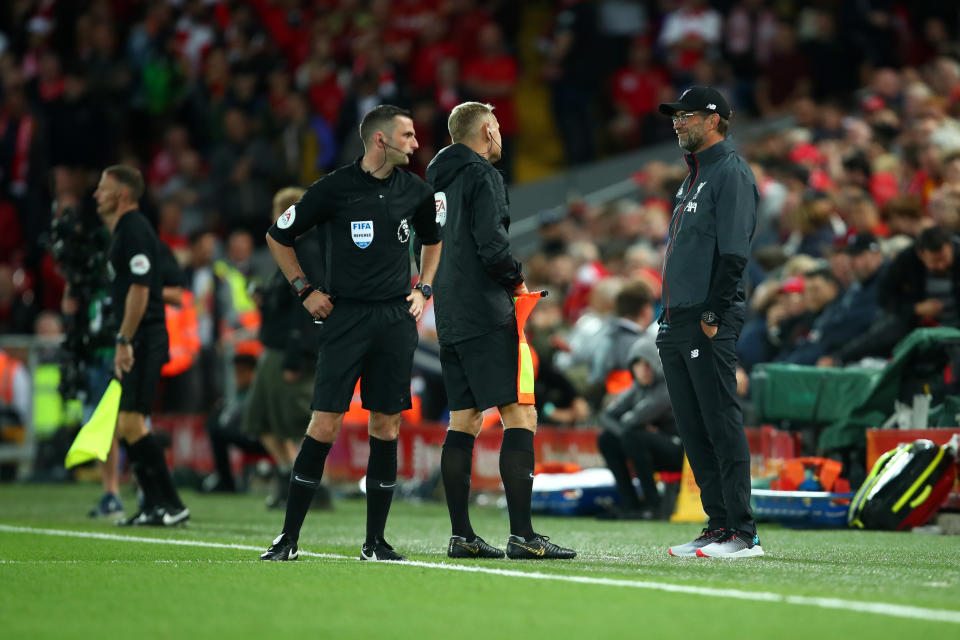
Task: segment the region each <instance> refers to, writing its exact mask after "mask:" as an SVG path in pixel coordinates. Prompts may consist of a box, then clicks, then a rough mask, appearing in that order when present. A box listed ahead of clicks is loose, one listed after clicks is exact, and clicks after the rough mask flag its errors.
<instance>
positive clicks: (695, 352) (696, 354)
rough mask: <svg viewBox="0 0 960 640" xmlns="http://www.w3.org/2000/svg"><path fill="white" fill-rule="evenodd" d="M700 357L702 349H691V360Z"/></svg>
mask: <svg viewBox="0 0 960 640" xmlns="http://www.w3.org/2000/svg"><path fill="white" fill-rule="evenodd" d="M699 357H700V349H691V350H690V359H691V360H692V359H694V358H699Z"/></svg>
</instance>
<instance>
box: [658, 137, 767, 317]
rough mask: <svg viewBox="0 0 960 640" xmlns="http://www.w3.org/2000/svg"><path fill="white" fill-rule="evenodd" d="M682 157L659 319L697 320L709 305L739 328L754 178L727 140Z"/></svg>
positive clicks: (753, 219)
mask: <svg viewBox="0 0 960 640" xmlns="http://www.w3.org/2000/svg"><path fill="white" fill-rule="evenodd" d="M684 157H685V159H686V161H687V166H688V167H689V168H690V173H689V174H688V175H687V177H686V179H685V180H684V181H683V184H682V185H681V187H680V190H679V191H677V204H676V206H675V207H674V209H673V217H672V219H671V221H670V229H669V232H670V237H669V239H668V242H667V251H666V254H665V256H664V260H663V292H662V293H663V308H664V311H663V314H662V316H661V321H662V322H666V323H667V324H683V323H687V322H693V321H699V318H700V315H701V314H702V313H703V312H704V311H713V312H714V313H715V314H717V316H718V317H719V318H720V324H721V325H724V324H730V325H733V326H736V327H738V328H739V326H740V325H742V324H743V316H744V307H745V299H746V295H745V292H744V282H743V269H744V267H745V266H746V264H747V259H748V258H749V257H750V244H751V243H752V242H753V237H754V235H755V233H756V228H757V204H758V203H759V201H760V193H759V191H758V190H757V182H756V179H755V178H754V176H753V172H752V171H751V170H750V167H749V165H747V163H746V161H745V160H744V159H743V158H741V157H740V156H739V155H738V154H737V152H736V150H735V149H734V147H733V144H732V143H731V142H730V141H728V140H721V141H720V142H718V143H716V144H714V145H713V146H711V147H710V148H708V149H706V150H705V151H701V152H700V153H696V154H694V153H688V154H686V155H685V156H684Z"/></svg>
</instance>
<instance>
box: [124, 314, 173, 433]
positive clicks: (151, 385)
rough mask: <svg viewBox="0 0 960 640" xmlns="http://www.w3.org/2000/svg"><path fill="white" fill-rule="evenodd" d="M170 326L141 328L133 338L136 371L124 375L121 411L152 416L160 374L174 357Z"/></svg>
mask: <svg viewBox="0 0 960 640" xmlns="http://www.w3.org/2000/svg"><path fill="white" fill-rule="evenodd" d="M169 352H170V342H169V338H168V337H167V326H166V325H165V324H163V323H155V324H151V325H148V326H145V327H144V326H141V327H140V328H139V329H137V334H136V335H135V336H134V337H133V367H132V368H131V369H130V371H127V372H126V373H124V374H123V378H122V379H121V380H120V385H121V386H122V387H123V393H122V394H121V395H120V411H130V412H133V413H140V414H143V415H145V416H148V415H150V412H151V411H152V410H153V399H154V397H155V396H156V394H157V385H158V384H159V383H160V370H161V369H162V368H163V365H164V364H166V362H167V360H168V359H169V357H170V353H169Z"/></svg>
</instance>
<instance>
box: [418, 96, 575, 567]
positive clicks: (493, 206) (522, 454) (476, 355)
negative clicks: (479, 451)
mask: <svg viewBox="0 0 960 640" xmlns="http://www.w3.org/2000/svg"><path fill="white" fill-rule="evenodd" d="M447 126H448V128H449V130H450V138H451V139H452V140H453V144H452V145H450V146H448V147H446V148H444V149H442V150H441V151H440V153H438V154H437V156H436V157H435V158H434V159H433V160H432V161H431V162H430V165H429V166H428V167H427V181H428V182H429V183H430V184H432V185H433V187H434V189H435V190H436V192H437V193H436V194H435V195H434V197H435V199H436V201H437V205H436V206H437V211H438V218H439V220H440V221H441V223H442V224H443V225H444V249H443V254H442V255H441V256H440V268H439V270H438V272H437V279H436V290H437V299H436V302H435V303H434V304H435V306H436V316H437V335H438V337H439V340H440V364H441V366H442V368H443V383H444V387H445V388H446V391H447V398H448V401H449V404H450V428H449V430H448V431H447V436H446V440H445V441H444V443H443V453H442V455H441V462H440V466H441V474H442V477H443V484H444V488H445V490H446V496H447V507H448V509H449V511H450V523H451V526H452V534H453V535H452V537H451V538H450V542H449V545H448V547H447V555H448V556H450V557H452V558H502V557H503V551H501V550H500V549H497V548H495V547H492V546H491V545H489V544H487V543H486V542H485V541H484V540H483V539H482V538H481V537H480V536H478V535H476V533H474V531H473V528H472V526H471V525H470V516H469V513H468V504H469V499H470V474H471V470H472V463H473V444H474V441H475V439H476V436H477V434H478V433H480V428H481V423H482V420H483V410H484V409H488V408H490V407H497V408H498V409H499V410H500V418H501V420H502V422H503V427H504V429H503V443H502V445H501V447H500V476H501V478H502V480H503V488H504V491H505V492H506V496H507V510H508V511H509V514H510V534H511V535H510V537H509V539H508V540H507V555H508V556H509V557H511V558H531V559H547V558H573V557H574V556H575V555H576V552H574V551H573V550H572V549H565V548H563V547H559V546H557V545H556V544H554V543H552V542H550V541H549V539H548V538H547V537H546V536H543V535H540V534H538V533H536V532H534V530H533V523H532V522H531V516H530V499H531V495H532V492H533V468H534V450H533V434H534V432H535V431H536V429H537V411H536V409H535V408H534V404H533V400H532V399H530V400H529V401H526V400H525V401H523V402H521V401H520V400H519V398H520V396H519V391H518V388H517V387H518V378H519V375H518V374H519V372H518V368H519V362H518V353H519V344H518V334H517V318H516V311H515V309H514V301H513V296H514V295H517V294H522V293H527V287H526V285H525V284H524V281H523V274H522V273H521V271H520V263H518V262H517V261H516V260H514V258H513V254H512V253H511V251H510V239H509V236H508V235H507V231H508V229H509V227H510V210H509V207H508V205H507V193H506V188H505V187H504V184H503V178H502V177H501V176H500V174H499V173H498V172H497V170H496V169H494V167H493V163H495V162H496V161H497V160H499V159H500V156H501V153H502V149H501V146H500V145H501V144H502V143H501V137H500V125H499V123H498V122H497V118H496V117H495V116H494V115H493V107H491V106H490V105H488V104H481V103H479V102H465V103H463V104H460V105H458V106H456V107H454V109H453V111H452V112H451V113H450V117H449V119H448V121H447ZM532 395H533V394H532V393H531V394H530V396H532Z"/></svg>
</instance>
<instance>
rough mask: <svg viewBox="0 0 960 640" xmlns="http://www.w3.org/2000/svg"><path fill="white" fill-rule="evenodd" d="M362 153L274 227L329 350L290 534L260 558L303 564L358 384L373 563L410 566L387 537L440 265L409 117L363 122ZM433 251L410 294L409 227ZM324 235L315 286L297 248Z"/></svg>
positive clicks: (388, 109)
mask: <svg viewBox="0 0 960 640" xmlns="http://www.w3.org/2000/svg"><path fill="white" fill-rule="evenodd" d="M360 138H361V140H362V141H363V146H364V154H363V156H362V157H360V158H359V159H358V160H357V161H356V162H354V163H353V164H351V165H348V166H345V167H342V168H340V169H337V170H336V171H334V172H333V173H331V174H329V175H327V176H324V177H323V178H321V179H320V180H318V181H317V182H315V183H313V184H312V185H310V188H309V189H307V191H306V193H304V195H303V197H302V198H300V200H299V201H297V203H296V204H294V205H293V206H292V207H290V208H289V209H287V210H286V211H285V212H284V213H283V214H282V215H281V216H280V218H278V219H277V221H276V222H275V223H274V225H273V226H272V227H270V230H269V232H268V233H267V245H268V246H269V247H270V251H271V252H272V253H273V257H274V258H275V259H276V261H277V264H278V265H279V266H280V268H281V269H282V270H283V273H284V275H285V276H286V277H287V280H288V281H290V283H291V285H292V287H293V289H294V290H295V291H296V293H297V295H298V296H299V297H300V299H301V300H302V301H303V306H304V307H306V309H307V311H308V312H310V314H311V315H313V317H314V318H316V319H317V320H318V321H320V320H322V321H323V328H322V330H321V331H320V338H319V341H320V350H319V353H318V357H317V370H316V381H315V386H314V394H313V404H312V407H311V408H312V409H313V415H312V417H311V418H310V424H309V425H308V426H307V434H306V436H305V437H304V439H303V445H302V446H301V448H300V453H299V455H298V456H297V459H296V461H295V462H294V464H293V473H292V474H291V476H290V494H289V497H288V499H287V512H286V518H285V520H284V523H283V531H282V532H281V533H280V535H279V536H277V538H276V539H275V540H274V541H273V544H272V545H271V546H270V548H269V549H267V551H266V552H265V553H263V554H262V555H261V556H260V559H261V560H295V559H296V558H297V555H298V551H297V539H298V538H299V535H300V528H301V526H302V525H303V519H304V517H305V516H306V513H307V510H308V509H309V507H310V502H311V500H312V499H313V494H314V492H315V491H316V489H317V486H318V485H319V483H320V479H321V477H322V476H323V465H324V462H325V460H326V458H327V454H328V453H329V452H330V448H331V446H332V445H333V442H334V440H335V439H336V437H337V433H339V431H340V425H341V424H342V423H343V414H344V413H345V412H346V410H347V409H348V408H349V406H350V400H351V398H352V397H353V390H354V387H355V386H356V383H357V379H358V378H360V380H361V383H360V393H361V397H362V401H363V407H364V408H365V409H368V410H370V425H369V433H370V458H369V461H368V463H367V481H366V488H367V537H366V541H365V542H364V544H363V547H362V548H361V551H360V558H361V559H363V560H405V559H406V558H404V557H403V556H402V555H400V554H399V553H397V552H396V551H394V550H393V548H392V547H391V546H390V545H389V544H387V542H386V541H385V540H384V539H383V531H384V526H385V524H386V521H387V513H388V512H389V510H390V502H391V500H392V498H393V488H394V486H395V485H396V480H397V436H398V434H399V430H400V412H401V411H403V410H405V409H409V408H410V407H411V401H410V375H411V369H412V367H413V352H414V350H415V349H416V346H417V324H416V323H417V320H419V318H420V315H421V314H422V313H423V306H424V304H425V302H426V301H427V299H429V298H430V296H431V294H432V292H431V288H430V285H431V283H432V281H433V276H434V274H435V273H436V270H437V264H438V263H439V260H440V227H439V226H438V225H437V223H436V214H435V211H434V202H433V190H432V189H430V187H428V186H427V184H426V183H425V182H424V181H423V180H421V179H420V178H418V177H416V176H414V175H412V174H410V173H408V172H406V171H403V170H400V169H397V167H399V166H401V165H406V164H408V163H409V162H410V155H411V154H412V153H413V152H414V151H415V150H416V149H417V147H418V145H417V139H416V135H415V133H414V129H413V120H412V119H411V117H410V113H409V112H408V111H405V110H403V109H400V108H398V107H394V106H391V105H381V106H379V107H376V108H374V109H373V110H371V111H370V112H369V113H367V114H366V115H365V116H364V117H363V121H362V122H361V123H360ZM411 222H412V223H413V229H414V230H415V231H416V233H417V236H418V237H419V238H420V239H421V240H422V241H423V244H424V246H423V250H422V254H421V265H422V266H421V269H420V279H419V282H418V283H417V285H416V286H415V287H414V288H413V290H411V288H410V253H409V242H410V231H411V230H410V223H411ZM317 225H321V228H320V233H319V234H318V238H319V245H320V246H319V247H318V250H319V252H320V254H321V256H322V260H321V261H322V262H323V264H324V268H323V272H324V273H323V282H322V283H312V284H311V283H309V282H307V281H306V276H305V275H304V272H303V270H302V269H301V267H300V262H299V260H298V259H297V254H296V252H295V251H294V249H293V244H294V241H295V240H296V238H297V236H299V235H301V234H302V233H304V232H305V231H307V230H309V229H311V228H312V227H314V226H317Z"/></svg>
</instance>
